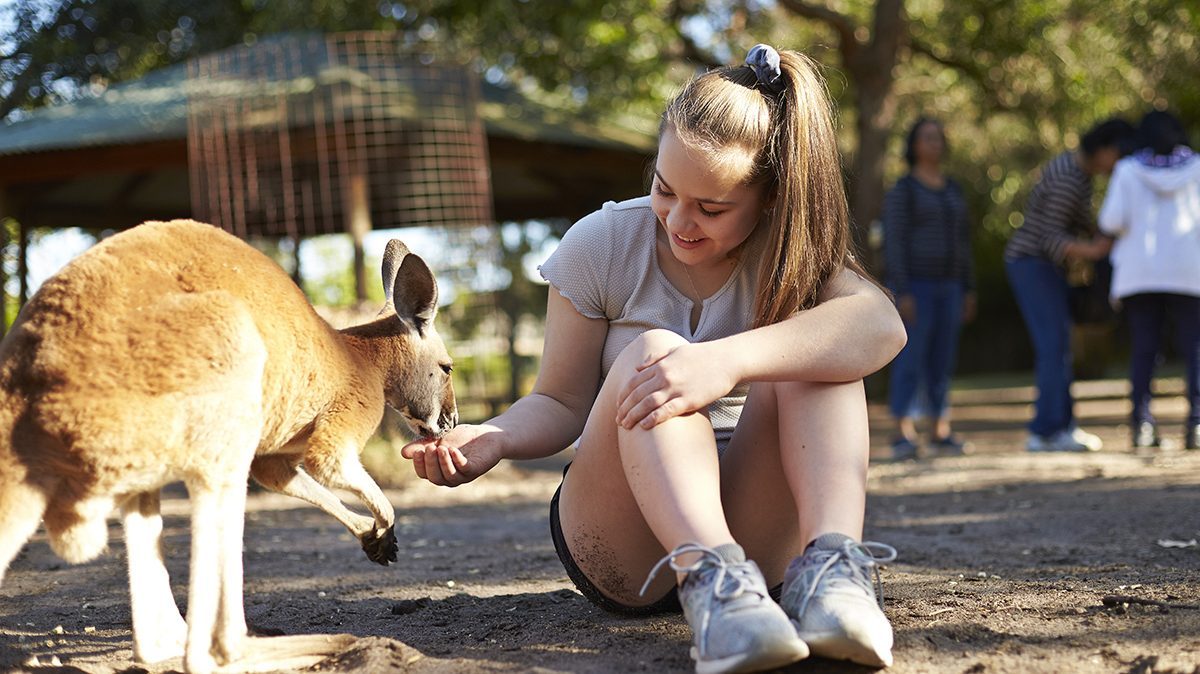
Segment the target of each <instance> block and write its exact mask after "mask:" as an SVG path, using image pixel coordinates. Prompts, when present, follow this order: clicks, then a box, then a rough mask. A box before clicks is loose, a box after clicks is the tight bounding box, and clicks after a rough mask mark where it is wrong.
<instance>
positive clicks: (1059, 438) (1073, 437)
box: [1025, 428, 1104, 452]
mask: <svg viewBox="0 0 1200 674" xmlns="http://www.w3.org/2000/svg"><path fill="white" fill-rule="evenodd" d="M1103 446H1104V442H1103V441H1102V440H1100V438H1098V437H1096V436H1095V435H1092V434H1091V433H1088V432H1087V431H1085V430H1082V429H1080V428H1073V429H1069V430H1063V431H1059V432H1057V433H1055V434H1053V435H1050V436H1045V435H1038V434H1036V433H1030V434H1029V440H1027V441H1026V442H1025V449H1026V450H1028V451H1030V452H1096V451H1099V450H1100V448H1101V447H1103Z"/></svg>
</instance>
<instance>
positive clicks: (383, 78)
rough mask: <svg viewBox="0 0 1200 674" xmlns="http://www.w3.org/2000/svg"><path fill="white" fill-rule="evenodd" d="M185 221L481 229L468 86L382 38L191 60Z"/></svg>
mask: <svg viewBox="0 0 1200 674" xmlns="http://www.w3.org/2000/svg"><path fill="white" fill-rule="evenodd" d="M187 93H188V163H189V169H190V170H189V173H190V179H191V185H190V188H191V199H192V209H193V212H194V213H195V214H196V217H198V218H200V219H203V220H206V221H208V222H212V223H213V224H216V225H219V226H221V227H222V228H224V229H226V230H228V231H230V232H232V233H234V234H236V235H238V236H242V237H246V236H248V235H256V236H268V237H271V236H288V237H296V238H302V237H308V236H316V235H321V234H330V233H339V232H347V231H350V232H352V233H353V232H356V231H357V232H358V233H360V234H361V232H363V231H365V230H366V229H370V228H375V229H388V228H395V227H405V226H413V225H426V226H448V227H453V226H461V225H478V224H483V223H487V222H490V221H491V219H492V197H491V189H490V179H489V175H488V157H487V141H486V135H485V132H484V128H483V124H482V122H481V120H480V118H479V116H478V113H477V108H478V102H479V96H480V93H479V82H478V79H477V78H476V77H475V76H474V74H473V73H472V72H471V71H470V70H468V69H467V68H465V67H462V66H461V65H458V64H447V63H440V62H438V61H437V60H436V59H433V58H432V57H430V56H429V55H428V54H416V53H412V52H411V51H410V50H409V49H408V48H407V47H406V46H405V44H404V43H403V38H402V37H399V36H396V35H394V34H390V33H376V32H367V33H341V34H333V35H302V36H284V37H279V38H273V39H270V40H265V41H262V42H259V43H257V44H255V45H252V46H245V47H235V48H231V49H228V50H225V51H222V52H217V53H213V54H209V55H206V56H203V57H200V58H197V59H195V60H193V61H192V62H191V63H190V64H189V67H188V83H187Z"/></svg>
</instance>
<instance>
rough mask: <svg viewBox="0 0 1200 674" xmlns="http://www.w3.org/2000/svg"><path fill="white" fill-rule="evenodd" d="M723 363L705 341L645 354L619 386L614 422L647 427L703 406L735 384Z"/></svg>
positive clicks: (717, 350) (721, 357)
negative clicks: (632, 372)
mask: <svg viewBox="0 0 1200 674" xmlns="http://www.w3.org/2000/svg"><path fill="white" fill-rule="evenodd" d="M725 364H726V363H725V362H723V356H722V354H721V352H720V349H719V348H717V347H715V346H714V345H713V344H711V343H707V342H698V343H695V344H678V345H673V346H671V347H669V348H663V349H662V350H661V351H651V352H650V353H647V354H646V357H645V358H644V359H643V360H642V362H641V363H640V364H638V366H637V372H635V373H634V374H633V376H631V377H630V378H629V381H627V382H625V385H624V386H622V387H621V392H620V394H619V395H620V403H619V404H618V406H617V424H618V425H619V426H621V427H622V428H624V429H626V430H630V429H632V428H633V427H634V426H637V425H639V424H640V425H641V427H642V428H645V429H650V428H654V427H655V426H657V425H658V424H661V423H662V422H664V421H666V420H667V419H670V418H672V417H677V416H682V415H684V414H690V413H692V412H696V411H698V410H702V409H704V408H705V407H707V406H708V404H709V403H711V402H713V401H714V400H716V399H718V398H720V397H721V396H723V395H725V394H726V393H729V391H730V390H732V389H733V387H734V386H736V385H737V383H738V382H737V381H736V379H735V378H734V377H733V376H732V375H731V374H730V373H729V370H728V368H726V367H725Z"/></svg>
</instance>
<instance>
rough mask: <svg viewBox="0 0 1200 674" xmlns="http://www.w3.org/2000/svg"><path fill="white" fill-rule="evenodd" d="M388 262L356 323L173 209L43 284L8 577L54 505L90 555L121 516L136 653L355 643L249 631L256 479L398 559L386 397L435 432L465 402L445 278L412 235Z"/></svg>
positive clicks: (3, 486)
mask: <svg viewBox="0 0 1200 674" xmlns="http://www.w3.org/2000/svg"><path fill="white" fill-rule="evenodd" d="M382 274H383V287H384V291H385V294H386V296H387V302H386V304H385V306H384V308H383V311H382V312H381V313H380V314H379V316H378V317H377V318H376V319H374V320H373V321H370V322H368V323H365V324H363V325H358V326H355V327H351V328H347V329H345V330H341V331H337V330H334V329H333V328H332V327H330V326H329V325H328V324H327V323H326V322H325V321H324V320H322V319H321V318H320V317H319V316H317V314H316V312H314V311H313V309H312V306H311V305H310V304H309V303H308V300H307V299H306V298H305V296H304V294H303V293H302V292H301V291H300V289H299V288H297V287H296V285H295V284H294V283H293V282H292V280H291V279H290V278H289V277H288V276H287V275H286V274H285V273H284V272H283V270H282V269H281V268H280V267H279V266H278V265H276V264H275V263H274V262H273V261H271V260H270V259H269V258H267V257H266V256H265V255H262V254H261V253H259V252H258V251H256V250H255V249H254V248H252V247H251V246H249V245H248V244H246V243H245V242H243V241H241V240H240V239H238V238H236V237H234V236H232V235H230V234H228V233H226V232H224V231H222V230H220V229H218V228H216V227H213V226H211V225H206V224H201V223H197V222H193V221H188V220H175V221H171V222H148V223H145V224H143V225H140V226H137V227H134V228H132V229H130V230H127V231H125V232H122V233H120V234H117V235H115V236H112V237H110V238H108V239H106V240H104V241H102V242H100V243H99V244H97V245H96V246H94V247H92V248H91V249H90V250H88V251H87V252H85V253H83V254H82V255H80V256H79V257H78V258H76V259H75V260H73V261H72V262H71V263H69V264H68V265H67V266H66V267H64V268H63V270H62V271H61V272H59V273H58V274H57V275H55V276H54V277H52V278H51V279H49V280H48V281H46V283H45V284H44V285H43V286H42V287H41V288H40V289H39V290H38V292H37V293H36V294H35V295H34V297H33V298H32V299H31V300H30V302H29V303H28V304H27V305H26V306H25V307H24V309H22V311H21V312H20V314H19V315H18V317H17V320H16V322H15V324H14V325H13V327H12V330H11V331H10V332H9V334H8V335H7V336H6V337H5V338H4V340H3V341H2V342H0V582H2V581H3V577H4V572H5V570H6V569H7V568H8V565H9V563H10V562H11V561H12V559H13V557H14V556H16V554H17V553H18V552H19V551H20V549H21V548H22V546H24V544H25V542H26V541H27V540H28V539H29V537H30V536H32V535H33V533H34V532H35V531H36V529H37V527H38V522H39V520H40V521H44V523H45V527H46V531H47V534H48V536H49V540H50V544H51V546H52V548H53V549H54V551H55V552H56V553H57V554H58V555H59V556H60V557H62V558H63V559H64V560H66V561H68V562H71V563H79V562H85V561H88V560H90V559H93V558H95V557H96V556H97V555H99V554H100V553H101V552H102V551H103V550H104V549H105V547H106V546H107V524H106V518H107V516H108V514H109V513H110V512H111V511H113V510H114V509H119V510H120V512H121V519H122V525H123V527H124V531H125V536H126V547H127V550H128V557H129V578H130V588H129V589H130V604H131V609H132V618H133V643H134V656H135V658H136V659H137V660H139V661H142V662H148V663H150V662H158V661H161V660H165V659H169V658H172V657H178V656H181V655H182V656H183V658H184V661H183V662H184V668H185V669H186V670H187V671H189V672H209V671H213V670H215V669H218V668H222V669H230V670H236V669H262V668H263V667H266V668H268V669H278V668H284V667H303V666H307V665H308V664H312V663H313V662H316V661H318V660H320V659H321V658H323V657H325V656H326V655H329V654H331V653H332V652H336V651H337V650H340V649H341V648H343V647H344V646H345V645H346V641H345V640H346V639H352V637H348V636H345V635H342V637H340V638H338V637H329V636H327V635H314V636H308V637H305V636H297V637H275V638H270V639H261V638H252V637H249V636H248V635H247V629H246V622H245V615H244V613H243V606H242V533H243V526H244V516H245V504H246V482H247V477H248V476H252V477H253V478H254V479H255V480H256V481H258V482H259V483H261V484H262V485H264V486H265V487H267V488H269V489H272V490H275V491H278V492H281V493H284V494H288V495H291V496H295V497H298V498H300V499H303V500H305V501H308V502H309V503H312V504H314V505H316V506H318V507H319V508H321V509H323V510H325V511H326V512H328V513H330V514H331V515H333V516H334V517H335V518H337V519H338V520H339V521H340V522H342V524H343V525H345V526H346V528H347V529H349V530H350V532H351V533H352V534H353V535H354V536H356V537H357V538H358V539H359V541H360V542H361V544H362V546H363V548H364V550H365V551H366V553H367V556H368V557H369V558H370V559H371V560H373V561H375V562H378V563H380V564H387V563H388V562H393V561H395V560H396V548H397V545H396V539H395V534H394V529H393V525H394V521H395V513H394V511H393V508H392V506H391V504H390V503H389V502H388V500H387V498H386V497H385V496H384V494H383V492H382V491H381V490H380V489H379V487H378V486H377V485H376V484H375V482H374V481H373V480H372V479H371V477H370V476H369V475H368V474H367V472H366V471H365V470H364V469H363V467H362V464H361V463H360V461H359V458H358V456H359V453H360V451H361V450H362V447H363V444H364V443H365V441H366V440H367V438H368V437H369V436H370V435H371V434H372V433H373V432H374V430H375V429H376V428H377V427H378V425H379V423H380V421H381V419H382V416H383V411H384V405H385V403H386V404H387V405H390V406H392V407H393V408H395V409H396V410H398V411H399V412H400V413H401V416H403V418H404V419H405V421H406V422H407V423H408V424H409V425H410V426H411V427H412V429H413V430H414V432H416V433H418V434H419V435H423V436H429V437H432V436H440V435H441V434H443V433H445V432H446V431H447V430H449V429H450V428H451V427H453V426H454V425H455V424H456V423H457V420H458V413H457V408H456V406H455V399H454V391H453V388H452V386H451V382H450V371H451V360H450V357H449V355H448V354H447V352H446V347H445V345H444V343H443V342H442V339H441V337H440V336H439V335H438V333H437V331H436V330H435V328H434V317H435V314H436V311H437V284H436V282H435V280H434V277H433V274H432V273H430V271H429V268H428V267H427V266H426V265H425V263H424V261H422V260H421V258H419V257H418V256H416V255H414V254H412V253H410V252H409V251H408V249H407V247H405V246H404V244H403V243H401V242H399V241H396V240H393V241H391V242H390V243H389V244H388V245H387V248H386V250H385V254H384V258H383V269H382ZM177 480H182V481H183V482H184V483H185V485H186V486H187V490H188V494H189V498H190V500H191V515H192V517H191V532H192V542H191V557H190V576H189V578H190V583H189V588H188V604H187V606H188V609H187V621H186V623H185V622H184V620H183V618H182V617H181V616H180V613H179V609H178V607H176V605H175V602H174V599H173V597H172V595H171V587H170V581H169V579H168V576H167V569H166V566H165V565H164V563H163V557H162V551H161V543H162V517H161V514H160V511H159V490H160V488H161V487H162V486H163V485H165V484H166V483H168V482H172V481H177ZM330 488H342V489H346V490H349V491H350V492H351V493H353V494H354V495H355V496H356V497H357V498H358V499H359V500H361V501H362V503H363V504H365V505H366V507H367V509H368V510H370V512H371V516H370V517H366V516H363V515H359V514H356V513H354V512H352V511H350V510H349V509H348V508H346V507H345V506H344V505H343V504H342V503H341V502H340V501H339V500H338V498H337V497H336V496H334V494H333V493H332V492H330V491H329V489H330ZM255 658H257V660H255Z"/></svg>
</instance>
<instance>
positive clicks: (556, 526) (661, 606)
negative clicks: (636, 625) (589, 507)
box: [550, 463, 683, 617]
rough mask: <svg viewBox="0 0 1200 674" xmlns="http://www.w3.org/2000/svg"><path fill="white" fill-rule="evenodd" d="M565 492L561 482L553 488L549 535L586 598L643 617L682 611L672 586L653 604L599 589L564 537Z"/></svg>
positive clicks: (602, 605)
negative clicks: (561, 500) (629, 601)
mask: <svg viewBox="0 0 1200 674" xmlns="http://www.w3.org/2000/svg"><path fill="white" fill-rule="evenodd" d="M570 468H571V464H569V463H568V464H567V465H566V467H565V468H563V477H566V476H567V470H568V469H570ZM561 492H562V484H561V483H560V484H559V485H558V489H556V490H554V498H552V499H550V538H552V539H554V551H555V552H557V553H558V559H559V561H561V562H562V565H563V568H564V569H566V570H567V576H568V577H570V579H571V582H573V583H575V587H576V588H578V589H579V592H580V594H582V595H583V596H584V597H587V600H588V601H590V602H592V603H593V604H595V605H596V606H598V607H600V608H602V609H604V610H605V611H608V612H609V613H616V614H619V615H625V616H631V617H640V616H650V615H656V614H659V613H680V612H682V611H683V607H681V606H680V605H679V596H678V595H677V594H676V592H675V590H674V589H672V590H671V591H670V592H668V593H667V595H666V596H665V597H662V598H661V599H659V600H658V601H656V602H654V603H653V604H647V605H645V606H626V605H625V604H622V603H621V602H619V601H617V600H615V599H612V598H610V597H607V596H605V595H604V593H603V592H601V591H600V588H598V587H596V586H595V585H594V584H593V583H592V581H591V580H589V579H588V577H587V576H585V575H584V573H583V570H582V569H580V568H579V565H578V564H576V563H575V558H574V557H571V551H570V550H569V549H568V548H567V539H566V538H564V537H563V532H562V525H561V524H560V523H559V521H558V495H559V494H560V493H561Z"/></svg>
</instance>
